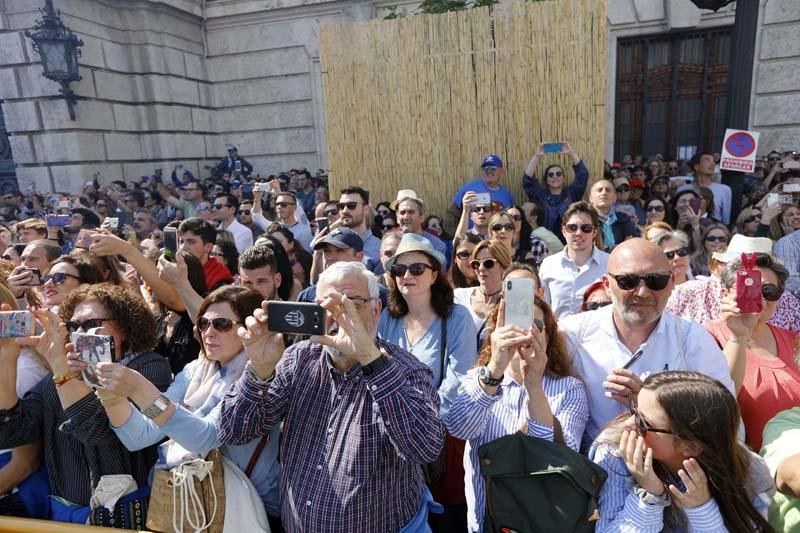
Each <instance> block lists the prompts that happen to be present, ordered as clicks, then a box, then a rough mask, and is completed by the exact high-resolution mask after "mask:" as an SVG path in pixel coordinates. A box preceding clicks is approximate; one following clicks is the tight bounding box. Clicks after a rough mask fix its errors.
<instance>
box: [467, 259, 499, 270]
mask: <svg viewBox="0 0 800 533" xmlns="http://www.w3.org/2000/svg"><path fill="white" fill-rule="evenodd" d="M496 264H497V261H495V260H494V259H484V260H483V261H478V260H477V259H475V260H474V261H471V262H470V263H469V266H471V267H472V270H478V269H479V268H480V267H481V265H483V268H484V269H486V270H491V269H493V268H494V265H496Z"/></svg>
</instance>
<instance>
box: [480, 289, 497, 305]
mask: <svg viewBox="0 0 800 533" xmlns="http://www.w3.org/2000/svg"><path fill="white" fill-rule="evenodd" d="M478 290H479V291H480V292H481V294H482V295H483V301H484V303H486V301H487V300H488V301H489V302H491V301H492V300H494V297H495V296H497V295H498V294H500V291H502V290H503V289H502V288H500V289H498V290H497V291H495V292H493V293H491V294H486V293H485V292H484V291H483V289H482V288H481V287H478Z"/></svg>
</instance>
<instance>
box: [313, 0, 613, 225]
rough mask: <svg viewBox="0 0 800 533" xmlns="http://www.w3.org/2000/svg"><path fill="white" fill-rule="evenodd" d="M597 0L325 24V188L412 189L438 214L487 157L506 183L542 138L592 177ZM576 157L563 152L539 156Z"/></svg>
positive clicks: (600, 75)
mask: <svg viewBox="0 0 800 533" xmlns="http://www.w3.org/2000/svg"><path fill="white" fill-rule="evenodd" d="M606 40H607V34H606V0H550V1H544V2H515V3H510V4H497V5H495V6H493V7H492V8H491V9H490V8H488V7H486V8H476V9H470V10H466V11H458V12H451V13H445V14H442V15H415V16H411V17H406V18H400V19H395V20H371V21H369V22H343V23H329V24H322V26H321V32H320V51H321V60H322V72H323V77H322V79H323V88H324V97H325V113H326V121H327V132H326V135H327V145H328V153H329V167H330V184H331V193H332V194H331V195H332V196H333V197H334V198H336V197H337V195H338V191H339V189H340V188H341V187H344V186H346V185H360V186H362V187H365V188H367V189H369V190H370V192H371V200H372V201H371V203H372V204H373V205H375V204H377V203H378V202H379V201H382V200H393V199H394V198H395V195H396V193H397V190H398V189H414V190H415V191H416V192H417V194H418V195H420V196H421V198H423V199H424V200H425V202H426V212H427V213H436V214H439V215H444V214H445V212H446V209H447V206H448V205H449V202H450V198H451V197H452V195H453V193H454V192H455V191H456V190H457V189H458V188H459V187H460V186H461V185H462V184H463V183H466V182H467V181H469V180H472V179H475V178H478V177H479V176H480V169H479V167H480V162H481V160H482V159H483V157H484V156H485V155H487V154H490V153H496V154H498V155H500V157H502V158H503V161H504V162H505V168H506V177H505V179H504V182H503V183H504V185H505V186H506V187H508V188H510V189H511V190H512V192H513V193H514V195H515V197H516V199H517V201H521V200H525V199H526V198H525V194H524V192H523V191H522V180H521V176H522V174H523V172H524V171H525V167H526V166H527V164H528V161H529V160H530V158H531V157H532V155H533V154H534V152H535V150H536V147H537V145H538V143H539V142H548V141H550V142H554V141H568V142H570V143H571V144H572V146H573V148H574V149H575V150H576V151H577V153H578V154H579V155H580V156H581V157H582V158H583V159H584V161H585V162H586V163H587V166H588V168H589V171H590V175H591V177H592V178H596V177H598V176H600V175H601V174H602V171H603V153H604V149H605V146H604V142H605V124H604V113H605V68H606ZM550 163H560V164H562V165H565V166H564V168H565V171H566V172H567V175H568V178H569V179H571V178H572V167H571V166H570V165H569V164H568V163H569V159H568V158H567V157H566V156H565V155H553V156H550V155H548V156H546V157H544V158H542V161H541V167H542V168H539V169H538V170H537V176H541V175H542V172H543V170H544V168H543V167H544V166H545V165H547V164H550Z"/></svg>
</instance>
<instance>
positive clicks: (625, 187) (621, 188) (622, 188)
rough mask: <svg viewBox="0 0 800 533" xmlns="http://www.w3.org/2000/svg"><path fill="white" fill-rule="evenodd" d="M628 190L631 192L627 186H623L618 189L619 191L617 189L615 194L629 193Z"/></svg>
mask: <svg viewBox="0 0 800 533" xmlns="http://www.w3.org/2000/svg"><path fill="white" fill-rule="evenodd" d="M630 190H631V188H630V187H628V186H627V185H623V186H622V187H620V188H619V189H617V192H628V191H630Z"/></svg>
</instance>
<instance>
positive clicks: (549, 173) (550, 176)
mask: <svg viewBox="0 0 800 533" xmlns="http://www.w3.org/2000/svg"><path fill="white" fill-rule="evenodd" d="M563 175H564V173H563V172H561V171H558V172H548V173H547V177H548V178H556V177H558V178H560V177H561V176H563Z"/></svg>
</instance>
